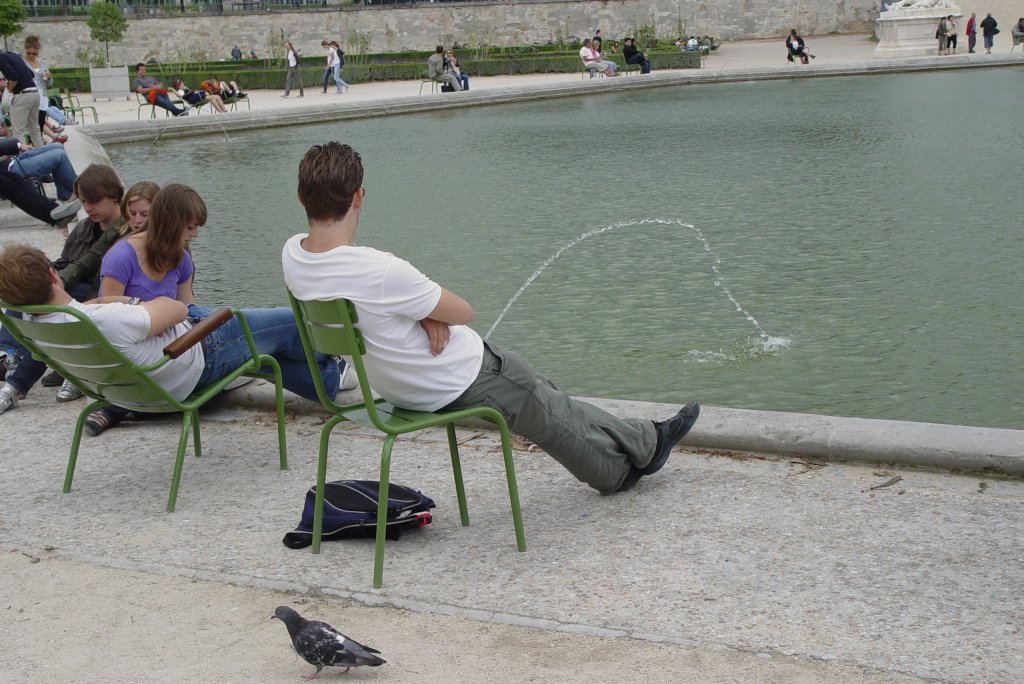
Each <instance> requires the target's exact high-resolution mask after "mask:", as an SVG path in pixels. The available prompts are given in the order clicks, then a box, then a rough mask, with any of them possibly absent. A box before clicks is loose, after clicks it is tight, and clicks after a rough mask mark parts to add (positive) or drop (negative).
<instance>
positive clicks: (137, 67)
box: [135, 62, 146, 73]
mask: <svg viewBox="0 0 1024 684" xmlns="http://www.w3.org/2000/svg"><path fill="white" fill-rule="evenodd" d="M144 66H146V65H145V64H143V63H142V62H139V63H138V64H136V65H135V71H136V73H138V71H139V69H141V68H142V67H144Z"/></svg>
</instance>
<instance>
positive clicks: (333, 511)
mask: <svg viewBox="0 0 1024 684" xmlns="http://www.w3.org/2000/svg"><path fill="white" fill-rule="evenodd" d="M379 487H380V483H379V482H376V481H371V480H339V481H337V482H328V483H327V485H326V487H325V489H324V524H323V535H322V536H321V539H322V540H323V541H330V540H333V539H359V538H363V537H370V538H372V537H374V536H375V535H376V534H377V492H378V490H379ZM387 505H388V520H387V531H386V535H385V536H386V538H387V539H391V540H395V539H398V538H399V537H400V536H401V534H402V530H405V529H416V528H419V527H425V526H426V525H429V524H430V522H431V520H432V519H433V518H432V516H431V515H430V512H429V511H430V509H431V508H434V507H435V505H434V502H433V500H432V499H431V498H430V497H429V496H424V495H423V494H422V493H420V492H418V491H417V490H415V489H412V488H410V487H405V486H403V485H400V484H395V483H394V482H391V483H389V484H388V504H387ZM315 506H316V486H313V487H310V488H309V491H307V492H306V503H305V505H304V506H303V508H302V520H301V521H300V522H299V526H298V527H296V528H295V531H294V532H289V533H288V534H286V535H284V539H283V540H282V541H283V543H284V545H285V546H287V547H288V548H291V549H302V548H305V547H307V546H310V545H312V544H313V513H314V509H315Z"/></svg>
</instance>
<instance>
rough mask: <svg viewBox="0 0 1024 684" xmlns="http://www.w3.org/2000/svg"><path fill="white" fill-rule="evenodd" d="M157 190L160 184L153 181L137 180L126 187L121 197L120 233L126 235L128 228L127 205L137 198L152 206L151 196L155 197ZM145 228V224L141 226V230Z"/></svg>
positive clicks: (158, 190)
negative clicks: (121, 222) (121, 221)
mask: <svg viewBox="0 0 1024 684" xmlns="http://www.w3.org/2000/svg"><path fill="white" fill-rule="evenodd" d="M158 192H160V186H159V185H157V184H156V183H154V182H153V181H139V182H138V183H136V184H135V185H133V186H132V187H130V188H128V192H126V193H125V194H124V197H123V198H122V199H121V218H123V219H124V227H123V228H121V235H127V234H128V231H129V230H130V228H129V227H128V205H129V204H131V203H133V202H137V201H139V200H146V201H147V202H149V205H150V206H153V198H154V197H156V193H158ZM146 228H147V226H143V227H142V230H146Z"/></svg>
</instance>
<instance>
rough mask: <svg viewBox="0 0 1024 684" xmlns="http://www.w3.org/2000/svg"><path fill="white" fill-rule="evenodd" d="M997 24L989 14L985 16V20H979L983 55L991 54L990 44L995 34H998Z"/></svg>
mask: <svg viewBox="0 0 1024 684" xmlns="http://www.w3.org/2000/svg"><path fill="white" fill-rule="evenodd" d="M997 26H999V22H997V21H996V18H995V17H993V16H992V15H991V14H987V15H985V18H984V19H982V20H981V37H982V38H983V39H984V41H985V54H986V55H991V54H992V43H993V42H994V41H995V37H996V34H997V33H999V29H998V28H996V27H997Z"/></svg>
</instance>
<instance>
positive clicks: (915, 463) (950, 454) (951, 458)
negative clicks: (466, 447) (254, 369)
mask: <svg viewBox="0 0 1024 684" xmlns="http://www.w3.org/2000/svg"><path fill="white" fill-rule="evenodd" d="M285 397H286V404H287V406H288V410H289V411H292V412H295V413H311V414H319V413H322V412H323V409H322V408H321V407H320V405H319V404H315V403H313V402H310V401H307V400H305V399H302V398H300V397H297V396H295V395H292V394H288V393H286V394H285ZM343 399H344V400H345V401H351V402H356V401H359V400H360V397H359V392H358V391H355V390H353V391H350V392H347V393H345V394H344V395H343ZM581 399H584V400H585V401H587V402H589V403H591V404H594V405H596V406H599V407H601V408H603V409H605V410H606V411H608V412H609V413H612V414H614V415H618V416H624V417H625V416H630V417H635V418H645V419H649V420H658V419H664V418H666V417H668V416H671V415H673V414H674V413H675V412H676V411H678V410H679V406H678V405H675V404H658V403H651V402H642V401H626V400H618V399H594V398H588V397H581ZM222 401H223V403H224V404H226V405H228V406H234V407H238V408H260V409H263V410H266V411H273V406H274V395H273V391H272V389H271V387H270V385H269V384H268V383H265V382H263V381H256V382H253V383H250V384H249V385H246V386H244V387H241V388H239V389H236V390H233V391H231V392H228V393H226V394H225V395H224V399H223V400H222ZM481 425H489V424H487V423H481ZM682 444H683V445H685V446H688V447H694V448H698V449H711V450H724V451H735V452H743V453H754V454H766V455H771V456H777V457H788V456H799V457H802V458H811V459H816V460H823V461H828V462H837V463H868V464H875V465H886V466H889V465H896V466H909V467H915V468H928V469H936V470H948V471H954V472H966V473H976V474H979V475H999V476H1005V477H1024V430H1006V429H999V428H983V427H970V426H964V425H941V424H937V423H913V422H909V421H900V420H875V419H867V418H838V417H834V416H819V415H812V414H807V413H783V412H780V411H752V410H747V409H730V408H721V407H717V406H702V407H701V417H700V420H699V421H698V422H697V425H696V426H695V427H694V429H693V432H691V433H690V434H689V435H687V437H686V438H685V439H684V440H683V441H682Z"/></svg>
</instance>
